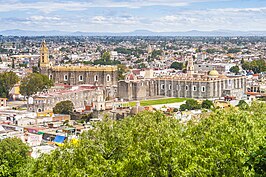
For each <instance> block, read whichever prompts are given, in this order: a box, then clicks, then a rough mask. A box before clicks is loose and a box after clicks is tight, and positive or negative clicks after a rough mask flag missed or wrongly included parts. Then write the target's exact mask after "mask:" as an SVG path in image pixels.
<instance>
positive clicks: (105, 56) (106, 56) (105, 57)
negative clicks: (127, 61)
mask: <svg viewBox="0 0 266 177" xmlns="http://www.w3.org/2000/svg"><path fill="white" fill-rule="evenodd" d="M101 59H102V60H103V61H105V62H107V61H110V59H111V54H110V52H104V53H103V55H102V58H101Z"/></svg>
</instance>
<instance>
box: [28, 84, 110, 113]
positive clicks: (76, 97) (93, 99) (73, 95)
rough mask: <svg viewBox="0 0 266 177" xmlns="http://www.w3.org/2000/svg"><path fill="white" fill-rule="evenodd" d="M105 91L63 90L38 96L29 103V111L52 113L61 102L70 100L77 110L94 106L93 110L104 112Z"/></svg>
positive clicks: (96, 89) (95, 89)
mask: <svg viewBox="0 0 266 177" xmlns="http://www.w3.org/2000/svg"><path fill="white" fill-rule="evenodd" d="M104 98H105V95H104V90H102V89H99V88H86V87H79V88H77V89H72V90H62V91H57V92H53V93H43V94H40V95H36V96H34V97H33V98H32V101H29V102H30V104H29V110H30V111H32V112H43V111H51V110H53V108H54V107H55V105H56V104H57V103H59V102H61V101H67V100H70V101H72V102H73V104H74V108H75V109H82V110H84V109H85V106H87V105H90V106H91V105H92V106H93V109H96V110H98V109H99V110H104V109H105V105H104V101H105V100H104Z"/></svg>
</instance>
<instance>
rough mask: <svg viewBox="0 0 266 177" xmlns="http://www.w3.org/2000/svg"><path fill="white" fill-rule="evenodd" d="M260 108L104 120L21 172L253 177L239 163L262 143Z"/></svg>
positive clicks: (265, 119) (265, 118)
mask: <svg viewBox="0 0 266 177" xmlns="http://www.w3.org/2000/svg"><path fill="white" fill-rule="evenodd" d="M265 110H266V105H265V104H264V105H263V104H257V103H256V104H254V105H252V106H251V107H250V108H249V111H243V110H236V109H233V108H232V110H228V111H224V110H217V111H216V112H214V113H213V114H211V115H210V116H209V117H207V118H202V120H201V121H196V120H194V121H191V122H189V123H188V124H186V125H181V124H179V123H178V121H177V120H175V119H172V118H169V117H166V116H164V115H163V114H161V113H159V112H155V113H151V112H144V113H141V114H138V115H136V116H134V117H129V118H126V119H124V120H121V121H112V120H105V121H103V122H100V123H97V124H95V129H93V130H90V131H88V132H87V133H84V134H83V135H82V137H81V140H80V142H79V143H78V144H77V145H73V144H72V145H71V144H68V145H66V146H64V147H63V148H61V149H58V150H55V151H54V152H53V153H52V154H50V155H43V156H42V157H41V158H39V159H37V160H36V161H34V162H32V163H30V164H28V167H27V168H24V169H25V170H24V171H23V172H22V174H21V176H43V177H44V176H80V177H81V176H86V175H87V176H97V177H98V176H137V177H139V176H151V177H154V176H168V177H173V176H219V177H220V176H254V175H255V171H254V170H253V168H252V169H251V170H249V168H248V167H247V166H246V165H245V162H246V161H247V159H248V157H249V155H250V154H251V153H252V152H256V151H257V150H259V146H260V145H261V144H263V142H265V139H264V136H265V135H266V125H265V122H266V115H265V114H264V113H265Z"/></svg>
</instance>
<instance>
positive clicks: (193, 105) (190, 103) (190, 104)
mask: <svg viewBox="0 0 266 177" xmlns="http://www.w3.org/2000/svg"><path fill="white" fill-rule="evenodd" d="M200 108H201V105H200V104H199V103H198V101H197V100H193V99H189V100H187V101H186V103H185V104H183V105H181V106H180V111H185V110H186V109H187V110H195V109H200Z"/></svg>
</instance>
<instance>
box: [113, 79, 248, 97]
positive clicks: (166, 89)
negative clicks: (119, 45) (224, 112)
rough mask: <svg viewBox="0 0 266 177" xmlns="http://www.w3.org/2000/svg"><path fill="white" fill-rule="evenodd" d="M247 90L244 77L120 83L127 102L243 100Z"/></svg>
mask: <svg viewBox="0 0 266 177" xmlns="http://www.w3.org/2000/svg"><path fill="white" fill-rule="evenodd" d="M245 90H246V78H245V77H243V76H240V77H231V78H223V79H221V78H216V79H206V80H194V79H191V80H188V79H181V78H174V77H173V78H156V79H146V80H145V79H143V80H138V81H133V80H131V81H119V82H118V96H119V98H123V99H125V100H141V99H151V98H154V97H180V98H196V99H214V98H221V97H224V96H228V95H230V96H235V97H237V98H239V99H241V97H242V96H243V95H244V93H245Z"/></svg>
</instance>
